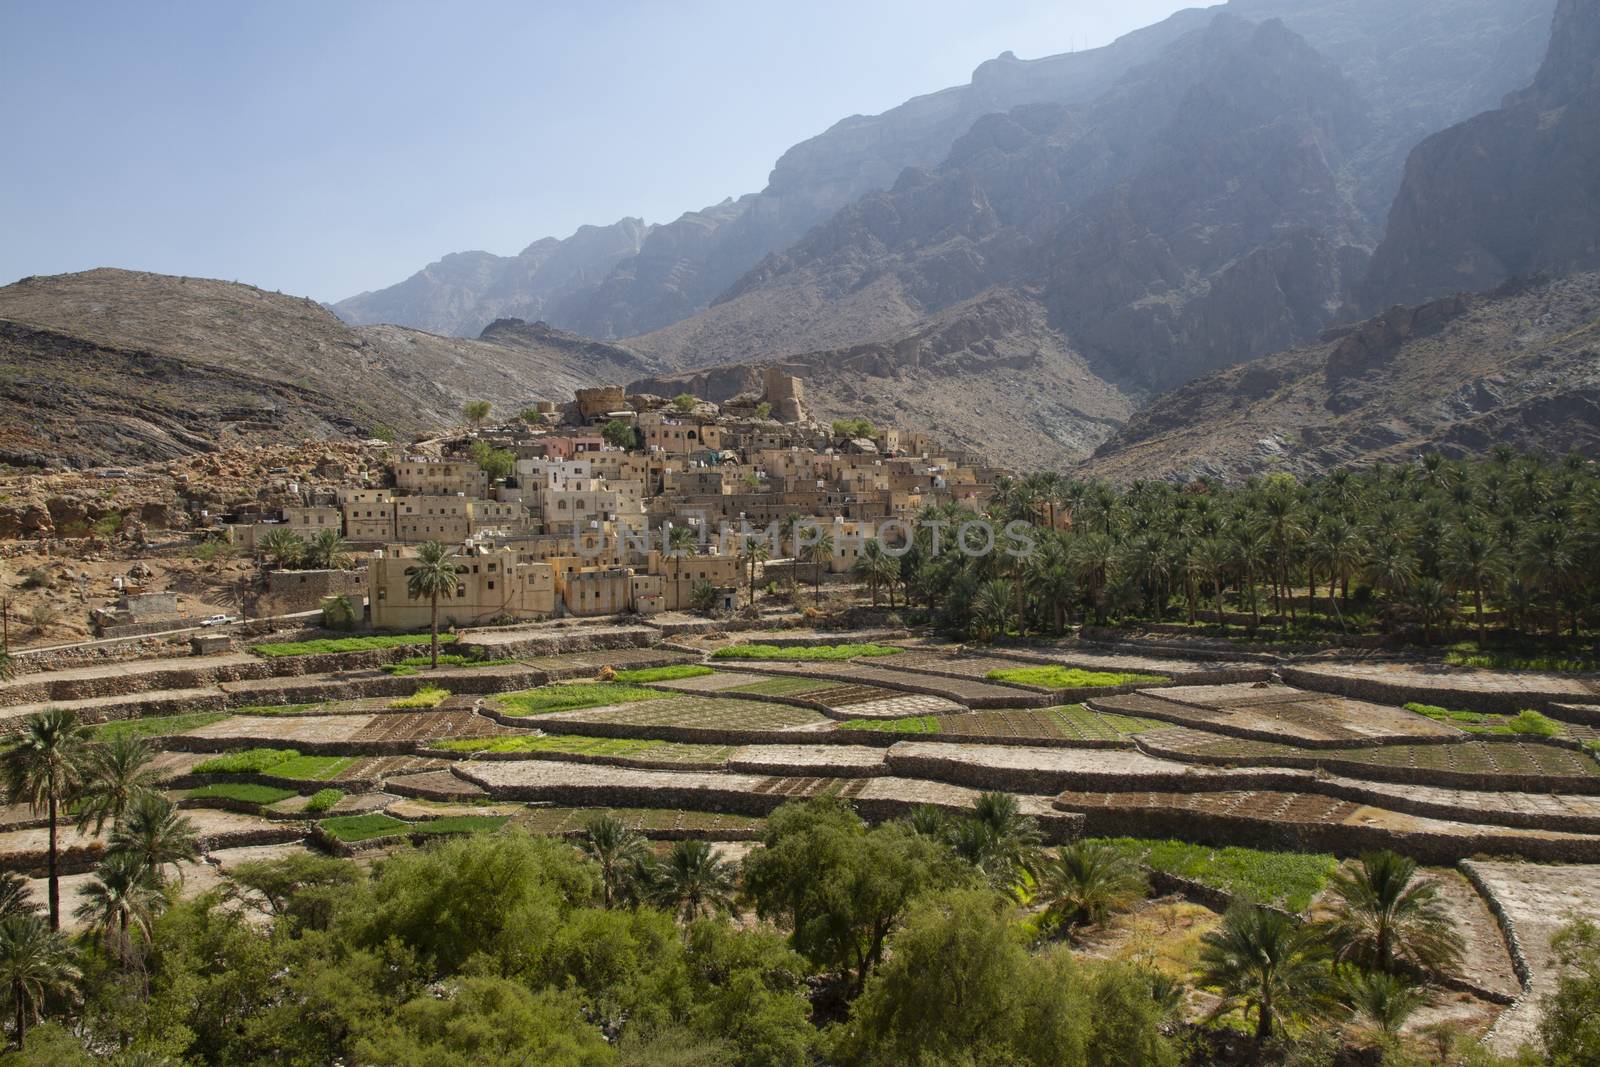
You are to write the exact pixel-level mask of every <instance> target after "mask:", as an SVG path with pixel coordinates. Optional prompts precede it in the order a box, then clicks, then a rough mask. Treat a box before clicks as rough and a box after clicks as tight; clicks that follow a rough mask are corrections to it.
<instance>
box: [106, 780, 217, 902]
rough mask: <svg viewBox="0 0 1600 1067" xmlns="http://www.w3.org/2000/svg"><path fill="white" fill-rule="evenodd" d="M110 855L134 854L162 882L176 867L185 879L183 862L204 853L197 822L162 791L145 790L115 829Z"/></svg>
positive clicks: (113, 830) (112, 834)
mask: <svg viewBox="0 0 1600 1067" xmlns="http://www.w3.org/2000/svg"><path fill="white" fill-rule="evenodd" d="M106 852H107V854H108V855H126V856H132V857H133V858H134V859H136V860H137V861H138V862H139V863H140V864H142V865H143V866H144V867H145V868H146V869H148V870H149V871H150V872H151V873H152V874H153V875H154V876H155V878H156V879H157V880H158V881H159V880H161V879H162V878H163V877H165V874H166V869H167V868H168V867H171V868H173V871H174V873H176V874H177V876H178V880H179V881H180V882H181V881H182V880H183V870H182V868H181V867H180V866H179V864H181V863H183V862H185V861H186V860H192V859H194V858H195V857H197V856H198V855H200V843H199V839H198V836H197V835H196V833H195V829H194V823H192V822H190V821H189V819H188V818H187V817H186V816H185V815H184V814H183V813H182V812H180V811H179V810H178V809H177V808H176V807H175V806H174V805H173V803H172V801H170V800H168V799H167V798H166V797H164V796H162V795H161V794H160V793H145V794H143V795H142V796H140V797H138V798H137V799H135V800H134V802H133V804H132V805H131V806H130V807H129V808H128V810H127V812H126V813H125V814H124V815H123V817H122V821H121V822H119V823H118V824H117V825H116V827H115V828H114V829H112V831H111V841H110V843H109V844H108V845H107V848H106Z"/></svg>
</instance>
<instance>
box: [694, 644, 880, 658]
mask: <svg viewBox="0 0 1600 1067" xmlns="http://www.w3.org/2000/svg"><path fill="white" fill-rule="evenodd" d="M904 651H905V649H903V648H892V647H890V646H889V645H849V644H846V645H784V646H779V645H729V646H728V647H726V648H719V649H717V650H716V651H715V652H713V653H711V658H712V659H732V660H740V659H751V660H763V659H764V660H779V661H789V662H794V661H799V662H828V661H837V660H847V659H860V658H872V657H876V656H898V655H899V654H900V653H902V652H904Z"/></svg>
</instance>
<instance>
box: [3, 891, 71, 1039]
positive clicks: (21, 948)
mask: <svg viewBox="0 0 1600 1067" xmlns="http://www.w3.org/2000/svg"><path fill="white" fill-rule="evenodd" d="M78 975H79V972H78V968H77V966H76V965H75V964H74V963H73V962H72V949H71V947H70V946H69V945H68V944H67V939H66V937H65V936H63V935H62V934H61V933H60V932H58V931H54V930H51V929H50V928H48V927H47V926H46V925H45V924H44V922H43V920H41V919H40V918H39V917H38V916H37V915H12V916H10V917H8V918H6V919H4V920H0V990H4V992H5V995H6V999H7V1000H8V1001H9V1002H10V1007H11V1011H12V1019H13V1020H14V1023H15V1027H16V1031H15V1032H16V1035H17V1048H18V1049H20V1050H26V1048H27V1046H28V1020H29V1018H30V1017H31V1018H35V1019H36V1018H38V1017H39V1015H40V1013H41V1012H42V1011H43V1009H44V1003H45V1000H46V998H47V997H51V996H56V995H59V994H64V993H66V992H68V991H69V990H71V989H72V987H73V983H74V982H75V981H76V980H77V978H78Z"/></svg>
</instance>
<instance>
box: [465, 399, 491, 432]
mask: <svg viewBox="0 0 1600 1067" xmlns="http://www.w3.org/2000/svg"><path fill="white" fill-rule="evenodd" d="M492 409H493V405H492V404H490V403H489V401H487V400H469V401H467V402H466V403H465V404H463V405H461V417H462V418H464V419H466V420H467V425H469V426H471V427H473V428H474V429H476V428H478V427H479V426H482V425H483V420H484V419H487V418H488V417H489V412H490V411H491V410H492Z"/></svg>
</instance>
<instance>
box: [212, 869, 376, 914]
mask: <svg viewBox="0 0 1600 1067" xmlns="http://www.w3.org/2000/svg"><path fill="white" fill-rule="evenodd" d="M226 877H227V884H228V887H229V892H230V894H231V895H233V896H236V897H238V898H239V899H240V900H242V901H244V902H245V903H246V904H247V905H248V906H250V907H252V908H254V909H255V910H256V911H258V912H259V913H261V915H263V916H264V917H266V918H268V919H272V920H287V921H288V922H289V923H290V924H292V925H293V926H295V927H300V928H309V929H314V930H322V929H326V928H327V926H328V924H329V923H330V922H331V921H332V919H333V913H334V910H335V909H336V907H337V906H338V905H339V903H340V902H341V901H343V900H344V899H346V898H347V896H349V895H350V894H351V893H353V892H354V891H356V890H357V889H359V888H360V887H361V885H362V884H363V882H364V880H365V879H364V878H363V876H362V873H361V868H359V867H357V866H356V865H355V864H353V863H350V862H349V861H347V860H340V859H334V858H333V857H331V856H318V855H315V854H313V853H309V852H292V853H290V854H289V855H286V856H282V857H279V858H275V859H270V860H251V861H248V862H245V863H240V864H237V865H235V866H231V867H229V868H228V870H227V875H226Z"/></svg>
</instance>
